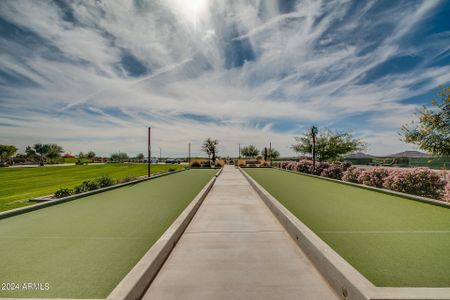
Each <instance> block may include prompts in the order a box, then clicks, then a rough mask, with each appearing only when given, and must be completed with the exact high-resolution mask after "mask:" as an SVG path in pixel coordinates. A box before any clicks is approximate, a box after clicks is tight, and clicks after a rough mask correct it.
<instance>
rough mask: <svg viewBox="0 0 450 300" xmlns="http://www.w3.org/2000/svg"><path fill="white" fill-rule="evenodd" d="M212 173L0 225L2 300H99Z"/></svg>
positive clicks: (141, 186) (149, 184)
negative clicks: (30, 285) (14, 287)
mask: <svg viewBox="0 0 450 300" xmlns="http://www.w3.org/2000/svg"><path fill="white" fill-rule="evenodd" d="M216 172H217V170H211V169H209V170H190V171H185V172H180V173H175V174H172V175H168V176H164V177H160V178H156V179H152V180H149V181H145V182H142V183H138V184H134V185H129V186H126V187H122V188H118V189H115V190H111V191H106V192H103V193H99V194H95V195H92V196H87V197H85V198H81V199H78V200H74V201H71V202H66V203H62V204H58V205H55V206H51V207H47V208H43V209H40V210H36V211H33V212H29V213H25V214H22V215H18V216H14V217H10V218H6V219H2V220H0V257H1V261H0V282H5V283H6V282H13V283H24V282H35V283H43V284H44V283H48V284H49V287H50V289H49V290H48V291H26V290H20V291H2V290H1V289H0V298H2V297H39V298H43V297H46V298H47V297H49V298H50V297H51V298H105V297H106V296H107V295H108V294H109V293H110V292H111V291H112V290H113V289H114V287H115V286H116V285H117V284H118V283H119V282H120V281H121V280H122V279H123V277H124V276H125V275H126V274H127V273H128V272H129V271H130V270H131V269H132V268H133V266H134V265H135V264H136V263H137V262H138V261H139V259H141V257H142V256H143V255H144V254H145V253H146V252H147V251H148V249H149V248H150V247H151V246H152V245H153V244H154V243H155V241H157V240H158V239H159V237H160V236H161V235H162V233H163V232H164V231H165V230H166V229H167V228H168V227H169V226H170V225H171V224H172V223H173V221H174V220H175V219H176V218H177V217H178V215H179V214H180V213H181V212H182V211H183V210H184V209H185V208H186V206H187V205H188V204H189V203H190V202H191V201H192V199H193V198H194V197H195V196H196V195H197V194H198V193H199V192H200V190H201V189H202V188H203V187H204V186H205V184H206V183H207V182H208V181H209V180H210V179H211V178H212V177H213V175H214V174H215V173H216Z"/></svg>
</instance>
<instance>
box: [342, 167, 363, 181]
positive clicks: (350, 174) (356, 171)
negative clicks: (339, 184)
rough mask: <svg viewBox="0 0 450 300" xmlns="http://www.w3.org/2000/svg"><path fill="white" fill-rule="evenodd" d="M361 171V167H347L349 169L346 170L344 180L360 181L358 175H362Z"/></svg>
mask: <svg viewBox="0 0 450 300" xmlns="http://www.w3.org/2000/svg"><path fill="white" fill-rule="evenodd" d="M361 173H362V170H361V169H360V168H357V167H350V168H348V169H347V171H345V172H344V174H343V176H342V180H344V181H348V182H353V183H360V182H359V180H358V177H359V176H360V175H361Z"/></svg>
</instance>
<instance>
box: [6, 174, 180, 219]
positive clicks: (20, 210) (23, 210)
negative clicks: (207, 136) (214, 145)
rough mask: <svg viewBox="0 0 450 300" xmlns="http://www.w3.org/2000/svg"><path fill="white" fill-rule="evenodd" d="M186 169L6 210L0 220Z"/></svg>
mask: <svg viewBox="0 0 450 300" xmlns="http://www.w3.org/2000/svg"><path fill="white" fill-rule="evenodd" d="M187 170H188V169H183V170H177V171H172V172H165V173H160V174H155V175H153V176H150V177H145V178H141V179H136V180H132V181H129V182H124V183H119V184H115V185H111V186H108V187H104V188H100V189H96V190H93V191H89V192H84V193H79V194H76V195H72V196H67V197H63V198H59V199H55V200H49V201H45V202H43V203H39V204H35V205H30V206H25V207H20V208H16V209H11V210H7V211H4V212H0V220H1V219H5V218H9V217H13V216H17V215H21V214H24V213H27V212H30V211H35V210H38V209H42V208H45V207H49V206H53V205H57V204H61V203H65V202H69V201H73V200H76V199H80V198H84V197H86V196H91V195H95V194H98V193H102V192H106V191H109V190H114V189H117V188H120V187H124V186H127V185H132V184H136V183H140V182H143V181H147V180H151V179H155V178H158V177H163V176H167V175H171V174H175V173H180V172H184V171H187Z"/></svg>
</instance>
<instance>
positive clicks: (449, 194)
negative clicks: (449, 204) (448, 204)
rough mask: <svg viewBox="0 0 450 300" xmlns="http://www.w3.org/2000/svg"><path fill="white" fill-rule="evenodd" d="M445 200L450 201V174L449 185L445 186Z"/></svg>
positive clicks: (448, 177) (449, 177) (448, 176)
mask: <svg viewBox="0 0 450 300" xmlns="http://www.w3.org/2000/svg"><path fill="white" fill-rule="evenodd" d="M443 200H445V201H450V174H448V175H447V185H446V186H445V194H444V197H443Z"/></svg>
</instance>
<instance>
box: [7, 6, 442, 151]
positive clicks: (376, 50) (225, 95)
mask: <svg viewBox="0 0 450 300" xmlns="http://www.w3.org/2000/svg"><path fill="white" fill-rule="evenodd" d="M196 3H197V4H196V6H192V3H191V4H189V2H188V1H177V0H171V1H131V0H129V1H113V2H109V1H108V2H102V1H84V2H83V1H77V2H72V1H67V2H62V1H58V2H52V1H12V0H6V1H2V2H0V49H1V50H0V111H1V113H0V129H1V135H0V137H1V140H2V141H4V142H9V143H14V144H17V145H19V146H21V147H24V146H25V145H26V144H31V143H34V142H38V141H43V142H45V141H49V142H50V141H52V142H58V143H61V144H62V145H63V146H64V147H65V148H66V149H67V150H70V151H74V152H76V151H86V150H88V148H89V149H93V150H96V151H97V152H100V153H104V154H108V153H110V152H113V151H115V150H119V148H120V150H121V151H129V152H130V153H137V152H142V151H144V150H145V127H146V126H149V125H151V126H152V127H153V128H154V136H155V140H154V144H155V147H162V148H163V149H164V152H166V153H167V154H170V155H183V154H185V153H186V149H187V143H188V142H192V143H193V144H194V145H199V144H200V141H201V140H202V139H203V138H205V137H208V136H212V137H215V138H218V139H219V140H221V147H222V148H221V152H222V154H224V155H235V154H236V151H237V150H236V149H237V144H238V143H241V144H245V143H254V144H256V145H258V146H259V147H262V146H264V145H265V144H267V143H268V142H269V141H272V143H273V144H274V145H275V146H276V147H277V148H279V149H280V151H281V153H282V154H284V155H289V154H291V152H290V149H289V145H290V144H291V143H292V142H293V138H292V136H293V135H294V134H299V133H301V131H302V130H303V128H306V127H307V126H310V125H312V124H316V125H319V126H329V127H333V128H339V129H346V130H351V131H354V132H355V133H356V134H357V135H359V136H361V137H363V138H365V139H366V140H367V141H368V142H369V144H370V145H369V146H370V150H371V152H373V153H377V154H386V153H390V152H395V151H400V150H404V149H406V148H410V147H411V146H409V145H405V144H402V142H400V141H399V138H398V135H397V131H398V128H399V126H400V125H401V124H403V122H407V121H409V120H411V117H412V114H413V112H414V111H415V110H416V108H417V107H418V106H419V105H421V104H424V103H429V102H430V100H431V99H429V93H430V91H434V90H435V89H436V88H437V87H438V86H439V85H442V84H446V83H448V82H450V75H449V74H450V46H449V43H448V38H449V37H450V28H448V26H447V27H445V26H442V25H439V24H441V23H442V20H440V19H439V18H440V12H441V11H442V10H450V8H449V6H450V5H449V4H448V3H446V2H443V1H440V2H439V1H432V0H430V1H419V2H417V1H414V2H412V1H395V2H391V3H387V2H377V1H369V2H361V1H323V2H322V1H307V0H304V1H300V0H299V1H271V0H266V1H263V0H254V1H246V2H239V1H238V2H228V1H216V0H211V1H207V0H204V1H198V2H196ZM444 23H445V22H444ZM419 95H426V96H424V98H423V100H421V101H418V100H417V97H418V96H419ZM413 97H415V100H414V101H413V102H411V101H409V100H408V99H411V98H413ZM197 148H199V147H197ZM197 148H195V147H194V149H196V151H199V149H197ZM198 154H199V153H198Z"/></svg>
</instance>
